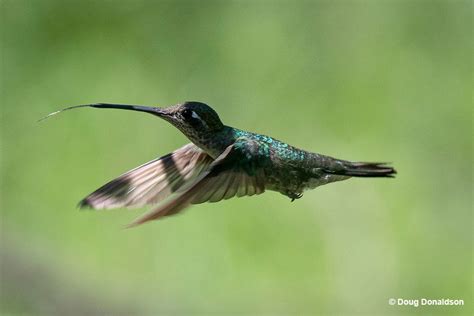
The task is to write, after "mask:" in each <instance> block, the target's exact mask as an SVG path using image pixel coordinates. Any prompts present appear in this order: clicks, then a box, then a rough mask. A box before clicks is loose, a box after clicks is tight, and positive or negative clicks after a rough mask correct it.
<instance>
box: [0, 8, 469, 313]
mask: <svg viewBox="0 0 474 316" xmlns="http://www.w3.org/2000/svg"><path fill="white" fill-rule="evenodd" d="M472 9H473V8H472V2H471V1H375V0H374V1H339V2H332V1H319V2H318V1H314V2H312V1H260V2H255V1H253V2H250V1H234V2H229V1H226V2H224V1H215V2H211V1H199V2H197V1H196V2H187V1H180V2H171V1H170V2H160V1H131V0H129V1H34V0H30V1H25V0H2V1H1V14H2V16H1V25H0V27H1V36H2V40H1V45H2V49H1V54H2V66H1V67H2V69H1V80H2V81H1V90H2V92H1V93H2V95H1V98H2V99H1V181H2V183H1V247H0V251H1V313H2V314H10V315H20V314H21V315H39V314H41V315H53V314H61V315H66V314H67V315H75V314H77V315H85V314H97V315H106V314H107V315H118V314H122V315H131V314H134V315H161V314H176V315H178V314H196V315H197V314H200V315H208V314H211V313H213V314H245V315H251V314H266V315H272V314H280V315H291V314H338V315H342V314H348V315H352V314H361V315H381V314H387V313H389V314H393V315H395V314H410V313H414V314H443V315H444V314H455V315H458V314H459V315H461V314H470V313H471V312H472V311H473V308H472V305H473V300H472V284H473V279H472V271H473V270H472V269H473V264H472V253H473V239H472V225H473V221H472V174H473V173H472V99H471V97H472V87H473V82H472V71H473V67H472V52H473V51H472V15H473V14H472V13H473V10H472ZM184 100H200V101H204V102H206V103H208V104H210V105H212V106H213V107H214V108H215V109H216V111H217V112H218V113H219V114H220V116H221V118H222V120H223V121H224V122H225V123H227V124H228V125H232V126H237V127H239V128H243V129H247V130H251V131H255V132H260V133H264V134H268V135H271V136H273V137H275V138H277V139H280V140H283V141H286V142H288V143H290V144H293V145H295V146H297V147H300V148H305V149H308V150H312V151H316V152H320V153H324V154H329V155H332V156H335V157H339V158H344V159H351V160H362V161H370V160H375V161H391V162H393V163H394V166H395V167H396V168H397V169H398V171H399V175H398V177H397V178H396V179H394V180H391V179H388V180H387V179H351V180H349V181H345V182H340V183H336V184H331V185H328V186H324V187H320V188H318V189H317V190H315V191H312V192H307V193H306V194H305V196H304V198H303V199H301V200H298V201H297V202H295V203H290V201H289V199H288V198H286V197H284V196H282V195H280V194H278V193H274V192H268V193H266V194H264V195H261V196H258V197H252V198H241V199H233V200H229V201H225V202H221V203H214V204H202V205H198V206H194V207H192V208H191V209H189V210H187V211H186V212H185V213H184V214H182V215H178V216H175V217H172V218H168V219H165V220H162V221H158V222H153V223H151V224H147V225H144V226H141V227H139V228H135V229H131V230H123V229H121V227H122V226H123V225H124V224H127V223H128V222H130V221H131V220H132V219H134V218H135V217H137V216H138V215H140V214H142V213H143V212H144V211H145V210H146V209H139V210H124V209H122V210H113V211H105V212H93V211H85V212H81V211H78V210H77V209H76V203H77V202H78V201H79V200H80V199H81V198H82V197H84V196H85V195H86V194H88V193H90V192H91V191H92V190H94V189H96V188H97V187H99V186H100V185H102V184H104V183H105V182H106V181H108V180H110V179H112V178H114V177H115V176H117V175H119V174H121V173H122V172H124V171H126V170H128V169H131V168H133V167H135V166H138V165H139V164H141V163H144V162H146V161H148V160H151V159H153V158H155V157H157V156H161V155H163V154H166V153H168V152H170V151H172V150H174V149H176V148H178V147H179V146H181V145H183V144H185V143H186V142H187V140H186V139H185V137H184V136H183V135H181V134H180V133H178V132H177V130H175V128H173V127H171V126H170V125H169V124H167V123H166V122H164V121H161V120H158V119H156V118H154V117H152V116H149V115H144V114H139V113H130V112H124V111H111V110H96V109H81V110H76V111H75V112H67V113H64V114H62V115H61V116H58V117H55V118H53V119H50V120H48V121H45V122H42V123H37V122H36V120H37V119H39V118H41V117H42V116H44V115H45V114H47V113H49V112H52V111H55V110H57V109H60V108H62V107H64V106H68V105H76V104H84V103H94V102H115V103H131V104H145V105H170V104H175V103H178V102H181V101H184ZM391 297H394V298H407V299H417V298H418V299H419V298H423V297H424V298H432V299H438V298H452V299H464V301H465V306H464V307H418V308H414V307H404V306H389V305H388V299H389V298H391Z"/></svg>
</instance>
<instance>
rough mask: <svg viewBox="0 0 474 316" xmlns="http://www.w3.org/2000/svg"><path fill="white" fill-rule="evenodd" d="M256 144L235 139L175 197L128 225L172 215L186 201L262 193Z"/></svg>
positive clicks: (261, 161) (263, 160)
mask: <svg viewBox="0 0 474 316" xmlns="http://www.w3.org/2000/svg"><path fill="white" fill-rule="evenodd" d="M260 146H261V144H260V143H259V142H258V141H254V140H248V139H239V140H238V141H236V142H235V143H234V144H232V145H230V146H228V147H227V148H226V150H225V151H224V152H223V153H222V154H221V155H220V156H219V157H217V158H216V160H215V161H214V162H212V163H211V164H210V165H209V167H208V168H207V169H206V170H204V171H203V172H202V173H201V174H200V175H199V176H198V177H197V178H196V179H195V180H194V181H192V182H191V183H190V184H189V185H184V186H182V187H181V188H180V189H179V190H178V191H177V192H176V196H174V197H172V198H170V199H169V200H167V201H165V202H164V203H163V204H161V205H159V206H158V207H157V208H155V209H153V210H151V211H150V212H148V213H146V214H145V215H143V216H142V217H139V218H138V219H136V220H135V221H134V222H132V223H131V224H130V225H129V226H128V227H132V226H136V225H140V224H143V223H145V222H148V221H151V220H156V219H159V218H161V217H163V216H169V215H173V214H176V213H178V212H180V211H182V210H183V209H184V208H186V207H187V206H189V205H190V204H199V203H204V202H217V201H220V200H222V199H229V198H231V197H234V196H237V197H241V196H245V195H248V196H252V195H254V194H261V193H263V192H264V191H265V174H264V171H263V168H262V167H263V165H264V164H265V163H266V162H268V157H263V156H261V155H259V154H258V153H259V147H260Z"/></svg>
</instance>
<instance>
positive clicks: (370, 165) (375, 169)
mask: <svg viewBox="0 0 474 316" xmlns="http://www.w3.org/2000/svg"><path fill="white" fill-rule="evenodd" d="M328 171H329V173H333V174H337V175H345V176H351V177H383V178H393V177H395V174H396V173H397V171H396V170H395V169H394V168H392V167H390V166H387V163H385V162H349V161H347V162H346V161H345V162H343V168H338V169H337V170H328Z"/></svg>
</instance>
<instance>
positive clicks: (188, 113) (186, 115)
mask: <svg viewBox="0 0 474 316" xmlns="http://www.w3.org/2000/svg"><path fill="white" fill-rule="evenodd" d="M193 113H194V111H192V110H190V109H185V110H183V112H181V115H182V116H183V117H184V118H185V119H187V120H188V119H190V118H191V117H192V116H193Z"/></svg>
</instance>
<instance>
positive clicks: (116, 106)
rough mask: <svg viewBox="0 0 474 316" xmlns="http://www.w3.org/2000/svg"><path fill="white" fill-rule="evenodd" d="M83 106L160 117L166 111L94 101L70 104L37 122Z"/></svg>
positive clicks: (164, 114) (149, 107) (165, 114)
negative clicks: (91, 102)
mask: <svg viewBox="0 0 474 316" xmlns="http://www.w3.org/2000/svg"><path fill="white" fill-rule="evenodd" d="M85 107H91V108H99V109H120V110H130V111H138V112H146V113H150V114H153V115H156V116H160V117H164V116H167V113H166V111H164V110H163V109H162V108H159V107H151V106H142V105H127V104H111V103H96V104H83V105H75V106H70V107H68V108H65V109H62V110H59V111H56V112H53V113H50V114H48V115H46V116H45V117H43V118H42V119H40V120H38V122H41V121H43V120H45V119H47V118H49V117H51V116H53V115H56V114H59V113H61V112H64V111H68V110H72V109H77V108H85Z"/></svg>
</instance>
